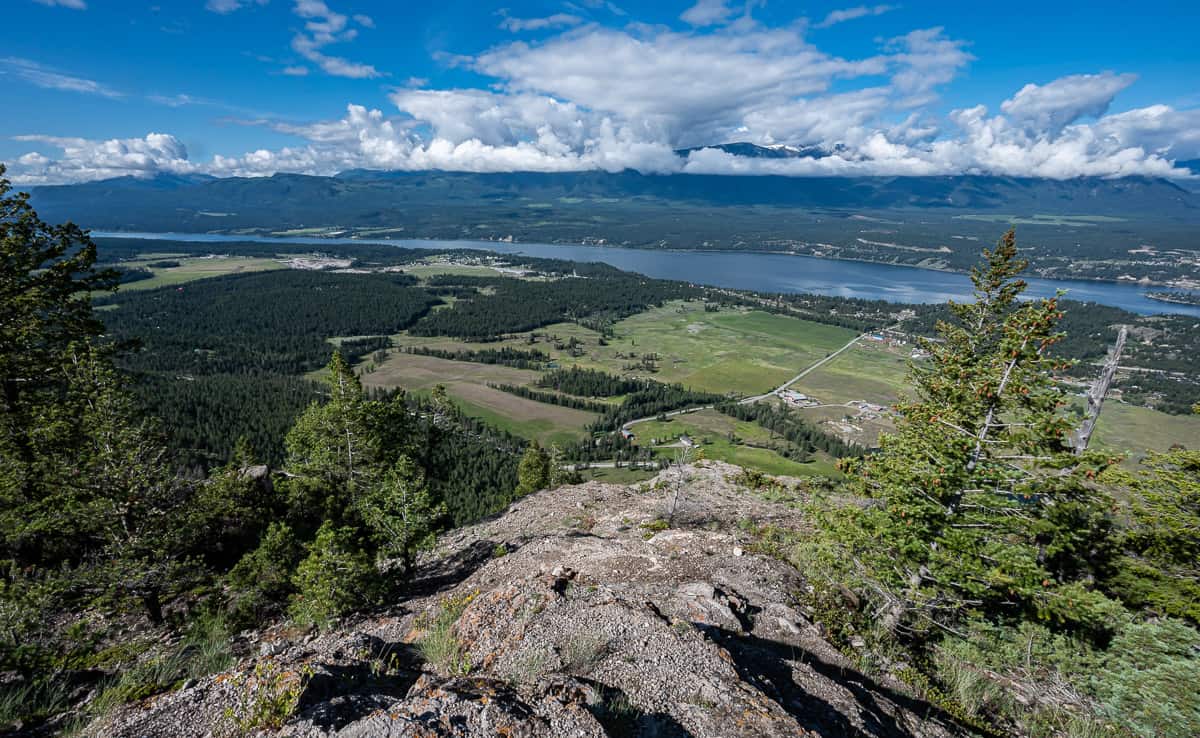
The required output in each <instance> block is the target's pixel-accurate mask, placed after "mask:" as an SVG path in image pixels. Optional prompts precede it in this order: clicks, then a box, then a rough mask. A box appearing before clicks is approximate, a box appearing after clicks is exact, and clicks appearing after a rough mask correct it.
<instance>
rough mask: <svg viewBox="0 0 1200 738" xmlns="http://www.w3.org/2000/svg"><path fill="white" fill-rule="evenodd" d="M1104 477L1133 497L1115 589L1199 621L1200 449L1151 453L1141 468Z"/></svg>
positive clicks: (1138, 602)
mask: <svg viewBox="0 0 1200 738" xmlns="http://www.w3.org/2000/svg"><path fill="white" fill-rule="evenodd" d="M1105 481H1107V482H1110V483H1113V484H1116V485H1118V486H1119V487H1120V488H1121V489H1122V490H1123V492H1124V495H1123V496H1124V497H1125V498H1127V499H1129V501H1130V504H1129V508H1130V509H1129V518H1130V525H1129V529H1128V531H1127V532H1126V534H1125V538H1124V548H1125V550H1126V552H1127V553H1126V555H1125V557H1124V558H1122V560H1121V565H1120V571H1119V573H1118V574H1116V575H1115V576H1114V577H1113V580H1112V581H1111V582H1109V585H1108V586H1109V588H1110V589H1111V591H1112V592H1113V594H1114V595H1115V596H1119V597H1120V598H1121V599H1122V600H1124V601H1125V602H1126V603H1128V604H1130V605H1132V606H1134V607H1138V608H1147V609H1150V610H1152V611H1154V612H1157V613H1160V614H1166V615H1174V616H1176V617H1185V618H1188V619H1190V620H1192V621H1193V622H1200V451H1188V450H1186V449H1174V450H1172V451H1169V452H1167V453H1163V454H1151V455H1150V456H1148V457H1147V458H1146V459H1144V460H1143V461H1142V468H1141V469H1139V470H1136V471H1132V472H1131V471H1127V470H1125V469H1122V468H1120V467H1114V468H1112V469H1110V470H1109V471H1108V472H1106V474H1105Z"/></svg>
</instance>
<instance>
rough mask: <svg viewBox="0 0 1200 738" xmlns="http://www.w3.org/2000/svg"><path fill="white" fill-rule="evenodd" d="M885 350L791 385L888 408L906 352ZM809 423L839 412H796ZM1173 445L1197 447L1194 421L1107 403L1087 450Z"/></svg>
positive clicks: (853, 354)
mask: <svg viewBox="0 0 1200 738" xmlns="http://www.w3.org/2000/svg"><path fill="white" fill-rule="evenodd" d="M908 348H910V347H907V346H906V347H900V348H897V349H894V350H888V349H887V348H886V347H884V346H881V345H879V344H872V343H867V342H863V343H860V344H858V345H856V346H855V347H854V348H853V349H851V350H849V351H847V352H846V353H844V354H842V355H841V356H839V357H837V358H836V359H834V360H833V361H831V362H829V363H828V364H826V365H824V366H822V367H821V368H820V369H818V370H817V371H815V372H813V373H812V374H809V375H808V376H807V377H805V378H804V379H802V380H800V381H799V382H798V383H796V384H795V385H794V386H793V389H795V390H796V391H798V392H803V393H805V394H807V395H811V396H813V397H816V398H818V399H819V400H821V401H822V402H824V403H844V402H848V401H850V400H866V401H867V402H873V403H876V404H880V405H885V406H886V405H890V404H892V403H893V402H895V401H896V399H897V398H898V397H899V396H900V393H901V392H902V391H904V390H905V389H906V388H907V387H908V382H907V378H906V375H905V372H906V366H907V360H906V356H907V349H908ZM1074 402H1075V403H1076V404H1080V403H1081V400H1079V399H1075V400H1074ZM802 412H803V413H804V414H805V415H806V416H809V417H812V418H813V419H814V420H824V419H830V418H834V419H836V418H840V417H841V416H842V415H843V414H845V412H850V413H851V414H853V412H852V411H845V410H843V409H842V408H839V407H834V408H814V409H811V410H804V411H802ZM881 428H882V427H872V428H869V429H867V430H868V431H869V432H868V433H867V434H866V435H867V436H871V437H866V438H863V439H861V440H862V441H864V442H867V443H870V442H872V441H873V440H874V439H873V436H874V435H876V434H877V433H878V431H879V430H880V429H881ZM1173 443H1182V444H1183V445H1184V446H1187V447H1188V448H1197V447H1200V417H1197V416H1182V415H1168V414H1167V413H1163V412H1160V411H1158V410H1153V409H1150V408H1145V407H1138V406H1136V405H1126V404H1124V403H1120V402H1115V401H1112V400H1109V401H1108V402H1106V403H1105V404H1104V410H1103V411H1102V412H1101V414H1100V422H1099V424H1098V425H1097V427H1096V433H1095V435H1094V436H1093V437H1092V444H1093V447H1096V448H1106V449H1110V450H1112V451H1118V452H1121V453H1124V454H1127V455H1128V456H1129V459H1130V460H1131V461H1136V460H1137V459H1139V458H1141V457H1142V456H1144V455H1145V452H1146V450H1147V449H1153V450H1155V451H1166V450H1167V449H1168V448H1170V447H1171V444H1173Z"/></svg>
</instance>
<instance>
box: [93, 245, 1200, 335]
mask: <svg viewBox="0 0 1200 738" xmlns="http://www.w3.org/2000/svg"><path fill="white" fill-rule="evenodd" d="M92 235H93V236H95V237H122V238H145V239H154V240H174V241H193V242H202V243H228V242H237V241H241V242H251V243H300V244H308V245H313V246H321V245H328V244H330V243H339V244H353V243H371V244H387V245H392V246H396V247H397V248H428V249H435V248H436V249H445V248H464V249H483V250H487V251H495V252H498V253H503V254H524V255H527V256H535V257H541V258H548V259H568V260H570V261H599V262H603V263H605V264H611V265H612V266H615V267H617V268H618V269H625V270H628V271H631V272H638V273H640V274H645V275H647V276H650V277H657V278H660V279H678V280H683V281H685V282H696V283H698V284H707V285H713V286H716V287H730V288H734V289H745V290H756V291H759V292H808V293H814V294H819V295H836V296H838V297H860V298H864V299H868V300H888V301H890V302H924V303H930V302H945V301H946V300H949V299H956V300H967V299H970V297H971V283H970V280H968V279H967V277H966V275H965V274H956V273H953V272H937V271H933V270H929V269H917V268H915V267H906V266H896V265H893V264H876V263H870V262H860V261H840V260H836V259H820V258H817V257H813V256H792V255H788V254H771V253H747V252H729V251H657V250H649V249H626V248H618V247H614V246H579V245H570V244H548V243H500V242H496V241H431V240H423V239H411V240H396V239H369V238H304V237H287V238H276V237H272V236H231V235H225V234H213V233H122V232H115V231H93V232H92ZM1027 281H1028V282H1029V292H1028V294H1031V295H1033V296H1038V297H1049V296H1051V295H1053V294H1054V293H1055V291H1056V290H1060V289H1061V290H1066V292H1067V297H1068V298H1069V299H1072V300H1079V301H1081V302H1097V303H1100V304H1102V305H1112V306H1114V307H1119V308H1123V309H1125V310H1128V311H1130V312H1134V313H1141V314H1143V315H1149V314H1153V313H1167V312H1170V313H1182V314H1185V315H1195V316H1197V317H1200V306H1195V305H1175V304H1168V303H1163V302H1158V301H1156V300H1152V299H1150V298H1149V297H1146V288H1145V287H1141V286H1138V285H1133V284H1124V283H1117V282H1087V281H1076V280H1058V279H1032V278H1031V279H1029V280H1027Z"/></svg>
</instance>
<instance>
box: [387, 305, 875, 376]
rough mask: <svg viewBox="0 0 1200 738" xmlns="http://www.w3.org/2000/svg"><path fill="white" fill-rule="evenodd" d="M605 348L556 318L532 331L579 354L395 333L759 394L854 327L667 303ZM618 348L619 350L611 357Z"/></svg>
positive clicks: (630, 322)
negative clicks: (638, 361) (646, 362)
mask: <svg viewBox="0 0 1200 738" xmlns="http://www.w3.org/2000/svg"><path fill="white" fill-rule="evenodd" d="M614 331H615V337H614V338H613V339H611V340H610V341H609V342H608V345H607V346H601V345H600V335H599V334H598V333H596V332H595V331H593V330H590V329H588V328H584V327H582V326H579V325H575V324H574V323H558V324H555V325H551V326H547V327H545V328H542V329H540V330H538V331H534V333H538V334H539V335H541V336H557V337H558V338H559V339H561V340H562V341H568V340H569V339H571V338H576V339H578V340H579V341H581V342H582V350H583V352H584V355H583V356H579V357H572V356H570V355H569V354H568V353H567V352H566V351H563V350H558V349H556V348H554V346H553V344H552V343H551V342H549V341H547V340H545V339H544V338H539V339H538V340H537V342H536V343H534V344H530V343H529V342H528V336H529V334H528V333H524V334H520V335H518V336H515V337H513V338H510V339H507V340H505V341H500V342H496V343H488V344H472V343H467V342H463V341H458V340H455V339H450V338H426V337H418V336H408V335H400V336H397V337H396V343H397V345H400V346H428V347H432V348H442V349H457V348H469V349H476V350H478V349H484V348H499V347H501V346H510V347H513V348H518V349H523V350H529V349H537V350H539V351H543V352H545V353H547V354H549V355H550V356H551V358H552V359H553V360H554V361H556V362H557V363H558V364H559V365H560V366H563V367H568V366H580V367H585V368H592V369H602V370H604V371H607V372H611V373H613V374H621V375H635V376H649V377H652V378H653V379H655V380H657V381H660V382H668V383H670V382H680V383H682V384H685V385H688V386H690V387H692V388H694V389H698V390H705V391H709V392H735V393H737V394H743V395H748V394H760V393H763V392H767V391H769V390H771V389H774V388H775V387H777V386H778V385H780V384H782V383H783V382H786V381H787V380H789V379H791V378H792V377H794V376H795V375H796V374H798V373H799V372H800V370H802V369H804V368H805V367H807V366H810V365H812V364H814V363H816V362H817V361H819V360H820V359H821V358H822V357H824V356H825V355H826V354H828V353H830V352H832V351H835V350H837V349H839V348H841V347H842V346H843V345H845V343H846V342H847V341H849V340H850V339H851V338H853V337H854V335H855V334H854V332H853V331H850V330H847V329H844V328H837V327H835V326H827V325H822V324H819V323H813V322H810V321H807V320H800V319H799V318H791V317H788V316H782V315H772V314H769V313H764V312H761V311H752V310H737V309H725V310H722V311H720V312H716V313H707V312H705V311H704V308H703V305H701V304H700V303H695V302H671V303H668V304H667V305H665V306H664V307H661V308H654V309H651V310H648V311H646V312H644V313H641V314H639V315H635V316H633V317H630V318H627V319H625V320H622V321H620V322H619V323H617V324H616V325H615V326H614ZM647 353H655V354H658V355H659V356H660V361H659V362H658V364H659V371H658V372H655V373H648V372H646V371H644V370H641V369H635V370H626V369H625V368H624V367H625V366H626V365H628V364H631V363H635V359H632V358H629V357H630V356H631V355H633V356H641V355H642V354H647ZM618 354H621V356H618Z"/></svg>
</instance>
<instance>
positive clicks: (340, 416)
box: [287, 351, 378, 496]
mask: <svg viewBox="0 0 1200 738" xmlns="http://www.w3.org/2000/svg"><path fill="white" fill-rule="evenodd" d="M326 371H327V372H328V373H327V376H326V380H325V384H326V388H327V389H328V392H329V399H328V401H326V402H325V403H319V402H315V403H313V404H312V405H310V406H309V408H308V409H307V410H305V411H304V414H303V415H301V416H300V417H299V418H298V419H297V420H296V424H295V425H294V426H293V427H292V430H291V432H289V433H288V437H287V450H288V467H289V468H290V469H291V470H292V471H293V472H295V473H297V474H300V475H302V476H307V477H311V478H316V479H319V480H320V481H321V482H322V483H324V484H325V485H326V486H327V487H329V488H334V489H340V490H345V491H346V492H347V493H349V494H350V495H351V496H353V494H354V493H355V491H356V490H358V489H359V488H363V487H367V486H369V485H370V484H371V483H372V482H373V481H374V480H373V476H374V472H375V471H376V470H375V466H376V462H377V460H378V438H376V436H375V434H374V433H373V432H372V430H373V429H372V427H371V426H372V423H371V420H372V419H371V417H370V411H371V409H372V408H371V406H370V404H369V403H368V401H367V399H366V397H365V396H364V395H363V390H362V384H361V383H360V382H359V381H358V377H357V376H355V374H354V371H353V370H352V369H351V368H350V365H349V364H348V363H346V360H345V359H344V358H342V354H341V352H340V351H337V352H334V354H333V358H332V359H330V361H329V366H328V367H327V369H326Z"/></svg>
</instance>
